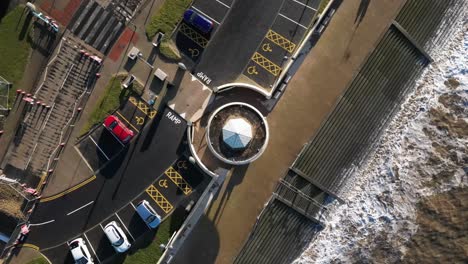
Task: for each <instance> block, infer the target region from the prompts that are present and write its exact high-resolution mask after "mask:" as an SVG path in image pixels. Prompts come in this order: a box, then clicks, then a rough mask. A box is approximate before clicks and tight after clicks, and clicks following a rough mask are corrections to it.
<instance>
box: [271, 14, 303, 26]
mask: <svg viewBox="0 0 468 264" xmlns="http://www.w3.org/2000/svg"><path fill="white" fill-rule="evenodd" d="M278 15H280V16H282V17H284V18H286V19H287V20H289V21H291V22H293V23H294V24H296V25H298V26H300V27H302V28H303V29H305V30H307V27H306V26H303V25H302V24H299V23H298V22H296V21H294V20H292V19H291V18H289V17H287V16H285V15H283V14H281V13H278Z"/></svg>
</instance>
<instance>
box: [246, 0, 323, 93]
mask: <svg viewBox="0 0 468 264" xmlns="http://www.w3.org/2000/svg"><path fill="white" fill-rule="evenodd" d="M319 4H320V1H319V0H312V1H307V0H285V1H284V2H283V5H282V7H281V8H280V10H279V12H278V13H277V15H276V18H275V20H274V22H273V24H272V26H271V27H270V29H269V30H268V32H267V33H266V34H265V37H264V38H263V40H262V42H261V43H260V45H259V46H258V48H257V50H256V51H255V52H254V54H253V55H252V57H251V59H250V61H249V62H248V64H247V66H246V67H245V69H244V72H243V74H244V75H245V76H247V77H248V78H250V79H251V80H253V81H255V82H256V83H258V84H259V85H260V86H262V87H271V85H273V83H274V82H275V81H276V79H277V78H278V77H279V75H280V73H281V71H282V69H283V66H284V64H285V62H286V61H287V60H288V59H289V58H290V56H291V55H292V53H293V52H294V51H295V50H296V48H297V46H298V45H299V43H300V42H301V40H302V39H303V38H304V36H305V34H306V32H307V29H308V28H309V27H310V26H311V23H312V19H313V18H314V16H315V13H316V12H317V8H318V5H319Z"/></svg>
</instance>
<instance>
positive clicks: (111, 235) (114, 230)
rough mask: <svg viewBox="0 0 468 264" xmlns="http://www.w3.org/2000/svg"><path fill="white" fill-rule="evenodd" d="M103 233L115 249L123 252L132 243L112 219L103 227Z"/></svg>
mask: <svg viewBox="0 0 468 264" xmlns="http://www.w3.org/2000/svg"><path fill="white" fill-rule="evenodd" d="M104 233H105V234H106V236H107V238H108V239H109V241H110V243H111V244H112V246H113V247H114V249H115V251H117V252H119V253H123V252H125V251H127V250H128V249H129V248H130V246H131V245H132V244H130V242H128V239H127V236H126V235H125V233H124V232H123V230H122V228H120V226H119V225H118V224H117V222H115V221H112V222H110V223H108V224H107V225H106V226H105V227H104Z"/></svg>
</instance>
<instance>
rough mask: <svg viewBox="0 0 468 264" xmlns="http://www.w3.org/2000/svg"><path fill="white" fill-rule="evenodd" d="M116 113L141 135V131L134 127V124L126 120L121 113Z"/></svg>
mask: <svg viewBox="0 0 468 264" xmlns="http://www.w3.org/2000/svg"><path fill="white" fill-rule="evenodd" d="M116 113H117V114H118V115H119V116H120V117H122V118H123V120H125V122H127V123H128V124H129V125H130V126H131V127H132V128H133V129H135V130H136V132H138V133H140V130H138V129H137V128H136V127H134V126H133V124H132V123H130V121H128V120H127V118H125V117H124V116H123V115H122V114H121V113H120V112H119V111H116Z"/></svg>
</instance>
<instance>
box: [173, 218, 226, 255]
mask: <svg viewBox="0 0 468 264" xmlns="http://www.w3.org/2000/svg"><path fill="white" fill-rule="evenodd" d="M218 253H219V235H218V230H216V227H215V225H214V224H213V222H212V221H211V220H210V219H208V217H207V216H206V215H203V216H202V217H201V218H200V220H199V221H198V223H197V224H196V226H195V227H194V228H193V231H192V233H190V236H188V238H187V240H186V241H185V243H184V244H183V245H182V248H181V249H180V250H179V252H178V253H177V254H176V256H175V259H174V260H173V262H172V263H173V264H186V263H207V264H208V263H215V260H216V257H217V256H218Z"/></svg>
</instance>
